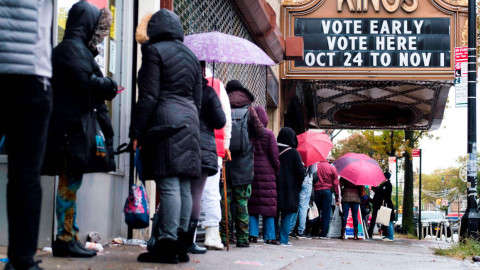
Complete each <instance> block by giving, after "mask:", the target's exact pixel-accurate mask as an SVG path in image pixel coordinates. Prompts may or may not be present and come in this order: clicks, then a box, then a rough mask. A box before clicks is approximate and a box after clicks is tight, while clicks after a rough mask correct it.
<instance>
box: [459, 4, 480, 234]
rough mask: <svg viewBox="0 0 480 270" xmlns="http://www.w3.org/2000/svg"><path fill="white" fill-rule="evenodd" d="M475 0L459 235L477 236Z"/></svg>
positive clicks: (470, 14) (470, 6)
mask: <svg viewBox="0 0 480 270" xmlns="http://www.w3.org/2000/svg"><path fill="white" fill-rule="evenodd" d="M476 21H477V20H476V0H469V1H468V22H469V23H468V145H467V150H468V163H467V210H466V211H465V214H464V215H463V217H462V226H461V233H460V235H461V237H474V238H476V239H478V238H479V236H478V228H479V220H480V214H479V212H478V209H477V163H476V157H477V116H476V114H477V107H476V100H477V98H476V86H477V83H476V79H477V71H476V68H477V56H476V37H477V35H476V34H477V29H476V26H477V24H476V23H475V22H476Z"/></svg>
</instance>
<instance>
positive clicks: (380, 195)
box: [368, 172, 396, 241]
mask: <svg viewBox="0 0 480 270" xmlns="http://www.w3.org/2000/svg"><path fill="white" fill-rule="evenodd" d="M384 175H385V181H383V182H382V183H380V185H378V187H374V188H372V190H373V191H374V192H375V195H374V196H373V200H372V201H371V202H372V204H373V213H372V220H371V221H370V228H369V230H368V233H369V235H370V238H371V237H372V234H373V228H374V226H375V222H376V220H377V212H378V210H379V209H380V207H381V206H382V205H383V206H386V207H388V208H390V209H392V212H391V213H390V225H389V226H388V227H387V226H385V227H387V228H388V229H387V236H386V238H384V239H383V240H384V241H392V240H393V221H395V220H396V218H395V212H394V211H393V209H394V207H393V201H392V189H393V188H392V183H391V182H390V177H391V174H390V173H389V172H385V173H384Z"/></svg>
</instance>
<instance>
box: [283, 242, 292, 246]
mask: <svg viewBox="0 0 480 270" xmlns="http://www.w3.org/2000/svg"><path fill="white" fill-rule="evenodd" d="M282 247H293V244H292V243H290V242H288V243H286V244H282Z"/></svg>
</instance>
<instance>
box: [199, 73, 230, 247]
mask: <svg viewBox="0 0 480 270" xmlns="http://www.w3.org/2000/svg"><path fill="white" fill-rule="evenodd" d="M206 76H207V81H208V85H210V86H211V85H212V84H213V89H214V90H215V92H216V93H217V95H218V97H219V98H220V103H221V104H222V109H223V112H224V114H225V118H226V124H225V127H223V128H222V129H216V130H215V143H216V145H217V155H218V160H217V161H218V164H217V166H218V167H217V173H216V174H215V175H213V176H209V177H208V178H207V182H206V183H205V188H204V189H203V194H202V210H203V212H204V213H205V220H204V221H203V223H202V227H204V228H206V229H205V242H204V243H203V245H204V246H205V247H206V248H207V249H210V250H223V248H224V246H223V244H222V239H221V238H220V231H219V226H220V221H221V220H222V209H221V204H220V203H219V202H220V200H221V199H222V197H221V196H220V175H221V173H222V169H223V160H224V159H226V160H230V159H231V155H230V150H229V149H228V148H229V147H230V138H231V137H232V117H231V115H232V111H231V109H230V100H229V99H228V94H227V91H226V90H225V87H224V85H223V83H222V81H220V80H218V79H213V77H212V76H213V75H212V72H211V71H210V70H209V69H206Z"/></svg>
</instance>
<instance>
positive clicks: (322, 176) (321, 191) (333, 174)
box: [314, 161, 340, 239]
mask: <svg viewBox="0 0 480 270" xmlns="http://www.w3.org/2000/svg"><path fill="white" fill-rule="evenodd" d="M317 174H318V182H317V183H316V184H315V186H314V190H315V204H316V205H317V208H318V210H319V211H322V213H321V221H320V235H319V236H318V237H317V238H320V239H328V236H327V235H328V229H329V225H330V216H331V215H332V208H331V206H332V189H333V190H334V192H335V203H336V204H337V205H340V202H339V199H340V198H339V196H340V190H339V182H338V175H337V169H336V168H335V167H333V166H332V165H330V164H329V163H328V162H327V161H321V162H319V163H317Z"/></svg>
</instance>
